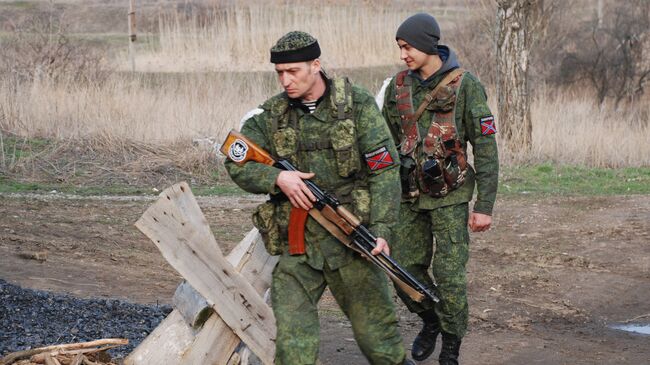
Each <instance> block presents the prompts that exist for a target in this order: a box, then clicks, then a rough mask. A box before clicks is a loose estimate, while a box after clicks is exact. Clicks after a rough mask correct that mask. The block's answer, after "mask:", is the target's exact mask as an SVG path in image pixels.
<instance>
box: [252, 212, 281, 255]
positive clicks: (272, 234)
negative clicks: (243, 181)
mask: <svg viewBox="0 0 650 365" xmlns="http://www.w3.org/2000/svg"><path fill="white" fill-rule="evenodd" d="M253 226H255V228H257V230H258V231H259V232H260V235H261V236H262V241H264V247H266V251H267V252H268V253H269V255H280V254H282V251H283V246H284V245H283V240H282V239H281V235H280V227H279V225H278V221H277V217H276V214H275V204H273V203H271V202H266V203H263V204H260V205H258V206H257V208H256V209H255V212H253Z"/></svg>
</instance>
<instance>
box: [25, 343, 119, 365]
mask: <svg viewBox="0 0 650 365" xmlns="http://www.w3.org/2000/svg"><path fill="white" fill-rule="evenodd" d="M118 346H121V345H107V346H100V347H96V348H88V349H76V350H57V351H51V352H45V353H40V354H36V355H32V357H30V360H31V361H32V362H37V363H42V362H44V358H45V356H47V355H50V356H59V355H75V354H83V355H89V354H94V353H97V352H102V351H106V350H110V349H112V348H116V347H118Z"/></svg>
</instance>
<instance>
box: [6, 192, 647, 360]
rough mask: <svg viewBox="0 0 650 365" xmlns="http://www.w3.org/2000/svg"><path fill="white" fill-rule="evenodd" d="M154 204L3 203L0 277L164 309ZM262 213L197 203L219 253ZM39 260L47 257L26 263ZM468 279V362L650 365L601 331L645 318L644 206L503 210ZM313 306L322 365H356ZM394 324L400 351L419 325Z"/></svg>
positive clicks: (633, 341)
mask: <svg viewBox="0 0 650 365" xmlns="http://www.w3.org/2000/svg"><path fill="white" fill-rule="evenodd" d="M152 201H153V198H138V197H133V198H131V197H129V198H112V197H99V198H80V197H61V196H56V195H55V196H34V195H0V278H3V279H5V280H7V281H10V282H14V283H17V284H20V285H21V286H25V287H31V288H38V289H46V290H52V291H58V292H68V293H72V294H74V295H77V296H80V297H92V296H101V297H119V298H125V299H128V300H132V301H137V302H140V303H155V302H161V303H169V301H170V300H171V296H172V294H173V291H174V289H175V288H176V285H177V284H178V283H179V281H180V280H181V279H180V277H179V276H178V275H177V274H176V273H175V272H174V271H173V269H172V268H171V267H170V266H169V265H168V264H167V263H166V262H165V260H164V259H163V258H162V256H161V255H160V254H159V253H158V251H157V249H156V248H155V246H154V245H153V244H152V243H151V242H149V241H148V240H147V238H145V237H144V236H143V235H142V234H141V233H140V232H138V231H137V230H136V229H135V227H134V226H133V222H135V221H136V220H137V218H139V216H140V215H141V214H142V213H143V212H144V210H145V209H146V208H147V207H148V206H149V205H150V204H151V203H152ZM259 201H260V198H257V197H250V196H245V197H225V198H200V199H199V204H200V205H201V207H202V209H203V211H204V213H205V215H206V216H207V218H208V220H209V222H211V223H212V224H211V225H212V230H213V231H214V233H215V236H216V237H217V240H218V242H219V243H220V244H221V245H222V246H223V247H224V250H225V251H228V250H229V249H230V248H231V247H232V246H233V245H234V244H236V243H237V242H239V240H240V239H241V238H243V236H244V234H245V233H246V232H247V231H248V230H249V229H250V228H251V223H250V218H249V217H250V213H251V210H252V209H253V208H254V206H255V205H256V204H257V202H259ZM36 252H44V253H46V255H47V259H46V260H45V261H43V262H40V261H38V260H34V259H28V258H25V257H29V256H30V255H32V254H33V253H36ZM468 269H469V273H468V277H469V280H470V282H469V292H470V315H471V324H470V332H469V334H468V336H467V337H466V338H465V340H464V344H463V348H462V357H461V360H462V362H463V363H464V364H535V363H539V364H649V363H650V360H648V359H650V336H642V335H633V334H628V333H626V332H620V331H617V330H611V329H608V327H607V326H608V325H609V324H615V323H619V322H624V321H627V320H629V319H632V318H634V317H638V316H644V315H648V314H650V196H633V197H596V198H591V197H589V198H587V197H576V198H564V197H563V198H548V199H544V200H541V199H539V198H535V197H527V196H523V197H508V198H501V200H500V201H499V202H498V205H497V208H496V214H495V224H494V228H493V229H492V230H491V231H490V232H487V233H483V234H477V235H473V242H472V253H471V258H470V263H469V268H468ZM321 308H322V313H323V320H322V321H321V322H322V332H323V338H322V346H321V359H322V360H323V362H324V363H325V364H365V363H366V361H365V360H364V359H363V356H362V355H361V353H360V352H359V350H358V349H357V346H356V344H355V343H354V340H353V339H352V332H351V330H350V327H349V324H348V323H347V321H346V320H345V319H344V318H343V316H342V315H341V313H340V311H339V309H338V307H337V306H336V304H335V303H334V302H333V300H332V299H331V298H330V297H327V296H326V297H324V298H323V300H322V303H321ZM399 313H400V317H401V326H402V332H403V334H404V337H405V342H406V344H407V347H410V343H411V341H412V339H413V337H414V336H415V335H416V334H417V331H418V330H419V321H418V320H417V318H416V317H414V316H413V315H411V314H410V313H408V312H407V311H406V310H404V308H403V307H400V309H399ZM639 321H640V322H641V323H646V324H647V323H648V322H650V317H643V318H641V319H640V320H639ZM0 351H1V349H0ZM431 359H433V357H432V358H431ZM436 363H437V362H435V361H433V360H429V361H425V362H423V364H436Z"/></svg>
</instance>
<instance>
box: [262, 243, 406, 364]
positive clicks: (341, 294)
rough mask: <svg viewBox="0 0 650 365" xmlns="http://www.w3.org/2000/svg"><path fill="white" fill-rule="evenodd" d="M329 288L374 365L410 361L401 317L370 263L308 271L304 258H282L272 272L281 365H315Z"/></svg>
mask: <svg viewBox="0 0 650 365" xmlns="http://www.w3.org/2000/svg"><path fill="white" fill-rule="evenodd" d="M326 286H329V288H330V291H331V292H332V294H333V295H334V298H335V299H336V301H337V303H338V304H339V306H340V307H341V309H342V310H343V312H344V313H345V315H346V316H347V317H348V318H349V319H350V322H351V323H352V330H353V332H354V337H355V339H356V341H357V343H358V344H359V347H360V348H361V351H362V352H363V354H364V355H365V357H366V358H367V359H368V361H369V362H370V363H371V364H377V365H396V364H402V362H403V361H404V358H405V352H404V345H403V343H402V337H401V335H400V333H399V331H398V329H397V316H396V314H395V308H394V304H393V301H392V298H391V295H390V288H389V286H388V282H387V281H386V277H385V275H384V274H383V273H382V272H381V271H380V270H379V269H377V268H376V267H374V266H373V265H372V264H370V263H369V262H368V261H367V260H365V259H362V258H361V257H358V256H355V258H354V259H353V260H352V261H351V263H349V264H347V265H345V266H343V267H340V268H339V269H337V270H331V269H329V267H328V266H327V263H325V267H324V268H323V270H316V269H314V268H312V267H311V266H309V265H308V264H307V262H306V259H305V256H304V255H303V256H288V255H283V256H281V257H280V261H279V263H278V265H277V266H276V267H275V270H274V271H273V281H272V284H271V301H272V305H273V313H274V314H275V319H276V326H277V336H276V342H275V344H276V350H275V364H276V365H298V364H300V365H303V364H316V359H317V357H318V348H319V342H320V341H319V332H320V324H319V321H318V307H317V306H318V301H319V299H320V297H321V295H322V294H323V291H324V290H325V287H326Z"/></svg>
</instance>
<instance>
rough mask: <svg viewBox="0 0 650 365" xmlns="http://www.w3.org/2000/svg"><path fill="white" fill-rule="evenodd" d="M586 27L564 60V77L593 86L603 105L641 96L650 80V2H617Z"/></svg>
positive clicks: (640, 0) (570, 81) (600, 103)
mask: <svg viewBox="0 0 650 365" xmlns="http://www.w3.org/2000/svg"><path fill="white" fill-rule="evenodd" d="M583 29H585V30H584V31H583V32H582V33H579V34H576V36H575V41H576V43H577V44H578V46H577V47H575V50H574V51H573V52H569V53H567V54H566V55H565V57H564V59H563V60H562V61H563V62H562V69H561V70H562V72H561V73H560V76H561V80H562V81H564V82H565V83H574V82H583V83H586V84H587V85H589V86H591V87H592V88H593V90H594V92H595V96H596V100H597V102H598V104H599V105H601V106H602V105H603V103H604V102H605V100H606V99H608V98H611V99H612V100H614V106H615V107H616V108H618V106H619V104H620V102H621V101H623V100H629V101H632V100H634V99H635V98H637V97H639V96H641V95H642V94H643V93H644V91H645V87H646V85H647V83H648V81H649V80H650V55H649V54H648V52H649V51H650V1H648V0H628V1H626V2H625V3H620V4H615V6H614V7H613V8H612V9H608V10H607V11H606V12H605V17H604V18H603V19H602V20H598V19H595V20H592V21H591V22H590V23H588V25H587V26H585V27H583Z"/></svg>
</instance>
